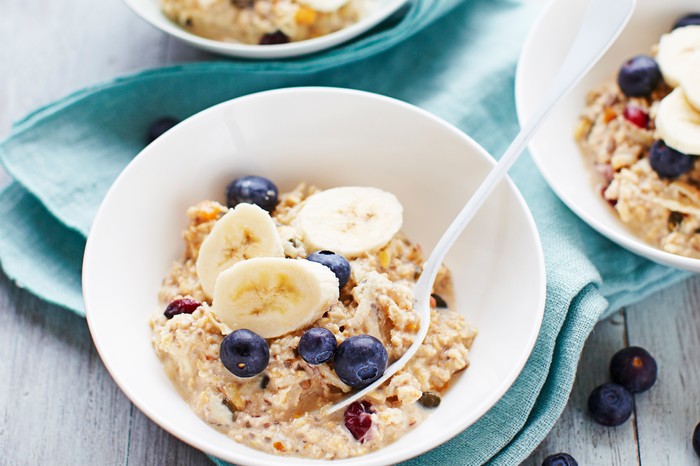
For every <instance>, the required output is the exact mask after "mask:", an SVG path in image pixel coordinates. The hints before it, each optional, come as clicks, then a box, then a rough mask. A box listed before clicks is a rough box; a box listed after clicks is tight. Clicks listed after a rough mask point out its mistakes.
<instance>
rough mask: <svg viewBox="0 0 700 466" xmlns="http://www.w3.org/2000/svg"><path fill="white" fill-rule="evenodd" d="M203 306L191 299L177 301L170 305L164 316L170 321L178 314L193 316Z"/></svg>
mask: <svg viewBox="0 0 700 466" xmlns="http://www.w3.org/2000/svg"><path fill="white" fill-rule="evenodd" d="M201 305H202V303H200V302H199V301H197V300H194V299H190V298H182V299H176V300H175V301H173V302H171V303H170V304H168V307H166V308H165V312H164V313H163V315H165V317H167V318H168V319H172V318H173V317H175V316H176V315H178V314H192V313H193V312H194V311H196V310H197V308H198V307H199V306H201Z"/></svg>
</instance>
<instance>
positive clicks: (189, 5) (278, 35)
mask: <svg viewBox="0 0 700 466" xmlns="http://www.w3.org/2000/svg"><path fill="white" fill-rule="evenodd" d="M371 1H372V0H349V1H338V0H314V1H309V0H161V8H162V10H163V13H164V14H165V15H166V16H167V17H168V18H170V19H171V20H172V21H174V22H175V23H177V24H179V25H180V26H182V27H184V28H185V29H187V30H188V31H190V32H192V33H194V34H197V35H199V36H202V37H206V38H209V39H214V40H220V41H225V42H240V43H243V44H280V43H286V42H296V41H301V40H306V39H312V38H314V37H320V36H323V35H326V34H329V33H331V32H335V31H338V30H340V29H343V28H345V27H347V26H349V25H351V24H353V23H356V22H357V21H358V20H359V19H360V18H361V17H362V16H363V15H364V13H365V12H366V11H367V6H368V3H370V2H371Z"/></svg>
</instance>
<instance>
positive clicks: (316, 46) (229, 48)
mask: <svg viewBox="0 0 700 466" xmlns="http://www.w3.org/2000/svg"><path fill="white" fill-rule="evenodd" d="M123 1H124V3H125V4H126V5H127V6H128V7H129V9H131V11H133V12H134V13H136V15H137V16H139V17H140V18H141V19H143V20H144V21H146V22H147V23H149V24H150V25H151V26H153V27H155V28H157V29H159V30H161V31H163V32H165V33H167V34H170V35H171V36H173V37H175V38H177V39H179V40H182V41H184V42H186V43H189V44H191V45H193V46H195V47H199V48H202V49H204V50H208V51H210V52H214V53H219V54H224V55H230V56H236V57H242V58H251V59H275V58H290V57H296V56H301V55H307V54H311V53H315V52H320V51H322V50H326V49H328V48H331V47H335V46H337V45H340V44H342V43H344V42H347V41H349V40H351V39H353V38H354V37H356V36H359V35H360V34H362V33H363V32H366V31H369V30H370V29H372V28H373V27H374V26H376V25H378V24H379V23H381V22H382V21H384V20H385V19H387V18H388V17H389V16H391V15H392V14H394V13H395V12H396V11H398V10H399V8H401V7H402V6H403V5H405V4H407V3H408V2H409V0H387V1H388V2H389V3H387V5H385V6H383V7H381V8H380V9H378V10H377V11H374V12H372V13H370V14H368V15H367V16H366V17H364V18H360V20H359V21H357V22H356V23H353V24H351V25H349V26H347V27H344V28H342V29H339V30H338V31H335V32H331V33H330V34H326V35H323V36H320V37H314V38H312V39H306V40H302V41H297V42H289V43H287V44H271V45H256V44H241V43H237V42H225V41H220V40H215V39H209V38H206V37H202V36H198V35H196V34H193V33H191V32H189V31H187V30H185V29H183V28H181V27H180V26H178V25H177V24H175V23H174V22H173V21H171V20H170V19H169V18H167V17H166V16H165V15H164V14H163V13H162V11H160V15H161V16H162V19H163V21H162V22H160V21H157V20H155V19H153V18H152V17H151V16H150V15H149V14H147V13H146V12H145V11H144V9H143V7H142V6H141V5H142V4H143V3H144V1H148V0H123Z"/></svg>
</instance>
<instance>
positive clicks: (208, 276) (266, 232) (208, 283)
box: [196, 204, 284, 297]
mask: <svg viewBox="0 0 700 466" xmlns="http://www.w3.org/2000/svg"><path fill="white" fill-rule="evenodd" d="M251 257H284V250H283V248H282V242H281V241H280V238H279V235H278V234H277V227H276V226H275V222H273V221H272V217H270V214H268V213H267V212H265V211H264V210H263V209H261V208H260V207H258V206H256V205H253V204H238V205H237V206H236V208H235V209H232V210H229V211H228V212H227V213H226V214H225V215H224V216H223V217H221V218H220V219H219V220H218V221H217V222H216V223H215V224H214V227H213V228H212V230H211V233H209V235H208V236H207V237H206V238H204V241H202V246H201V247H200V249H199V256H198V257H197V264H196V267H197V275H198V276H199V281H200V283H201V284H202V289H203V290H204V292H205V293H206V294H207V296H209V297H212V296H213V295H214V287H215V285H216V278H217V277H218V276H219V273H221V271H222V270H225V269H227V268H229V267H231V265H233V264H235V263H236V262H239V261H242V260H245V259H250V258H251Z"/></svg>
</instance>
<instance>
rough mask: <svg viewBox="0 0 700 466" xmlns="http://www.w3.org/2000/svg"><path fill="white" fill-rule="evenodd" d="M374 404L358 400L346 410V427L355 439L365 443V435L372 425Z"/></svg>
mask: <svg viewBox="0 0 700 466" xmlns="http://www.w3.org/2000/svg"><path fill="white" fill-rule="evenodd" d="M372 413H374V410H373V409H372V405H371V404H370V403H369V402H368V401H356V402H354V403H352V404H351V405H350V406H348V409H347V410H346V411H345V416H344V419H343V420H344V421H345V427H346V428H347V429H348V430H349V431H350V433H351V434H352V436H353V437H354V438H355V440H358V441H359V442H360V443H365V440H366V438H365V435H367V432H368V431H369V429H370V428H371V427H372Z"/></svg>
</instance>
